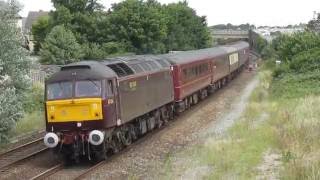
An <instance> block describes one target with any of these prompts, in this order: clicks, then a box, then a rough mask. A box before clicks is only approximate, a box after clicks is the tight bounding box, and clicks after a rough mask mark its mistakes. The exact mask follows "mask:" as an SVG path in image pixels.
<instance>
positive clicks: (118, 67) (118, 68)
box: [107, 63, 133, 77]
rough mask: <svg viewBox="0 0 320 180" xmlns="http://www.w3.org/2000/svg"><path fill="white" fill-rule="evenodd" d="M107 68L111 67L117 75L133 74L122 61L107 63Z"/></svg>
mask: <svg viewBox="0 0 320 180" xmlns="http://www.w3.org/2000/svg"><path fill="white" fill-rule="evenodd" d="M107 66H108V67H109V68H111V69H112V70H113V71H114V72H115V73H116V74H117V75H118V76H119V77H122V76H128V75H131V74H133V71H132V69H130V68H129V67H128V66H127V65H126V64H124V63H118V64H109V65H107Z"/></svg>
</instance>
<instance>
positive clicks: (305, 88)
mask: <svg viewBox="0 0 320 180" xmlns="http://www.w3.org/2000/svg"><path fill="white" fill-rule="evenodd" d="M273 47H274V49H275V50H276V53H277V55H278V56H279V57H280V58H281V59H285V61H283V62H282V64H281V65H280V66H278V67H277V68H276V69H275V71H274V73H273V76H274V81H273V87H272V90H273V93H274V94H275V95H276V96H281V97H286V98H292V97H301V96H305V95H310V94H320V88H319V86H318V84H319V83H320V71H319V69H320V35H319V34H315V33H313V32H301V33H296V34H293V35H290V36H289V35H281V36H279V37H278V38H277V39H275V40H274V41H273Z"/></svg>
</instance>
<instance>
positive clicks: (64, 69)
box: [61, 65, 91, 71]
mask: <svg viewBox="0 0 320 180" xmlns="http://www.w3.org/2000/svg"><path fill="white" fill-rule="evenodd" d="M74 69H91V67H90V66H89V65H74V66H63V67H61V71H66V70H74Z"/></svg>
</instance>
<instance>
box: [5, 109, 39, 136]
mask: <svg viewBox="0 0 320 180" xmlns="http://www.w3.org/2000/svg"><path fill="white" fill-rule="evenodd" d="M44 127H45V120H44V112H43V111H34V112H32V113H27V114H26V115H25V116H24V117H23V118H22V119H21V120H19V121H18V122H17V124H16V127H15V128H14V129H13V130H12V131H11V132H10V137H12V138H14V137H19V136H23V135H25V134H27V133H30V132H33V131H37V130H41V129H44Z"/></svg>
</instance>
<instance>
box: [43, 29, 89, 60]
mask: <svg viewBox="0 0 320 180" xmlns="http://www.w3.org/2000/svg"><path fill="white" fill-rule="evenodd" d="M40 55H41V62H42V63H45V64H50V63H53V64H67V63H72V62H77V61H79V60H80V59H81V58H82V57H83V56H84V54H83V52H82V48H81V46H80V44H79V43H78V42H77V40H76V38H75V37H74V35H73V33H72V32H71V31H70V30H68V29H65V27H64V26H63V25H61V26H56V27H54V28H53V29H52V31H51V32H50V33H49V34H48V36H47V37H46V39H45V42H44V43H43V44H42V49H41V51H40Z"/></svg>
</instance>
